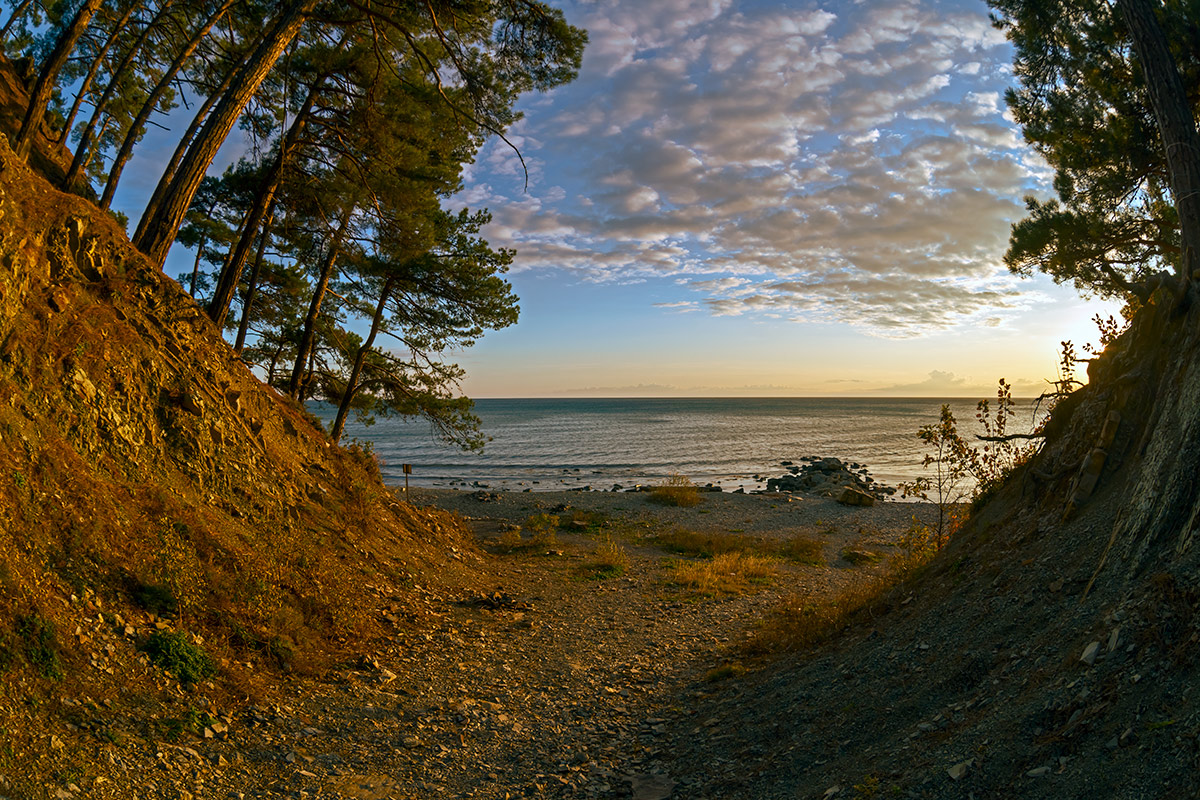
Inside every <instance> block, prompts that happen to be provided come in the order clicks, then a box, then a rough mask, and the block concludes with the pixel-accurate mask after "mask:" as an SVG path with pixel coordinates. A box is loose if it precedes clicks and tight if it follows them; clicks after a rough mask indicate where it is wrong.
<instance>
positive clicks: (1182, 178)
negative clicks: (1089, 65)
mask: <svg viewBox="0 0 1200 800" xmlns="http://www.w3.org/2000/svg"><path fill="white" fill-rule="evenodd" d="M1117 7H1118V8H1119V9H1120V10H1121V15H1122V17H1124V19H1125V24H1126V26H1128V28H1129V34H1130V37H1131V38H1132V40H1133V48H1134V51H1135V52H1136V53H1137V56H1138V61H1139V62H1140V64H1141V67H1142V75H1143V77H1144V79H1145V81H1146V89H1147V90H1148V91H1149V93H1150V101H1151V103H1152V104H1153V106H1154V116H1155V119H1156V120H1157V122H1158V130H1159V132H1160V134H1161V135H1162V141H1163V148H1164V149H1165V151H1166V155H1167V168H1168V170H1169V171H1170V176H1171V193H1172V194H1174V195H1175V208H1176V210H1177V211H1178V213H1179V227H1180V233H1181V241H1180V245H1181V251H1182V257H1181V258H1180V261H1179V270H1180V273H1181V275H1182V277H1183V280H1184V281H1185V282H1186V281H1192V280H1196V279H1197V278H1200V136H1197V134H1196V121H1195V119H1193V118H1192V107H1191V105H1190V104H1189V103H1188V98H1187V92H1186V91H1185V90H1184V87H1183V79H1182V78H1181V77H1180V74H1179V69H1178V67H1177V65H1176V63H1175V59H1174V57H1173V56H1172V55H1171V50H1170V48H1169V47H1168V46H1167V37H1166V35H1165V34H1164V33H1163V30H1162V26H1161V25H1160V24H1159V22H1158V17H1157V16H1156V15H1155V13H1154V7H1153V5H1151V3H1150V2H1149V0H1117Z"/></svg>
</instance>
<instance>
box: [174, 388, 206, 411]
mask: <svg viewBox="0 0 1200 800" xmlns="http://www.w3.org/2000/svg"><path fill="white" fill-rule="evenodd" d="M179 407H180V408H182V409H183V410H184V411H186V412H188V413H189V414H195V415H196V416H197V417H199V416H201V415H203V414H204V400H203V399H202V398H201V397H200V393H199V392H197V391H196V390H194V389H190V390H188V391H186V392H184V393H183V395H182V396H181V397H180V398H179Z"/></svg>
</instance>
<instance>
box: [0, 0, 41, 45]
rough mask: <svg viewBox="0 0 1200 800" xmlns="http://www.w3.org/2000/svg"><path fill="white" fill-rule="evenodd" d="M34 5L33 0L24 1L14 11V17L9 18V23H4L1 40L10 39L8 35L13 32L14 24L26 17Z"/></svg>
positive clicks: (0, 32) (0, 31)
mask: <svg viewBox="0 0 1200 800" xmlns="http://www.w3.org/2000/svg"><path fill="white" fill-rule="evenodd" d="M31 5H33V0H22V1H21V3H20V5H18V6H17V7H16V8H15V9H13V13H12V16H11V17H9V18H8V22H6V23H4V30H0V40H5V39H8V33H9V31H11V30H12V26H13V23H15V22H16V21H17V20H19V19H20V18H21V17H23V16H25V12H26V11H28V10H29V7H30V6H31Z"/></svg>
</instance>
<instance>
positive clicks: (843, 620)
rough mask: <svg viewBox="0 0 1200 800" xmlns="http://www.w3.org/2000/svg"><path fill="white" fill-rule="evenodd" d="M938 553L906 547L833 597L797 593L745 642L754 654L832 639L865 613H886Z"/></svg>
mask: <svg viewBox="0 0 1200 800" xmlns="http://www.w3.org/2000/svg"><path fill="white" fill-rule="evenodd" d="M932 556H933V551H902V552H901V553H898V554H897V555H895V556H893V557H892V558H890V559H889V560H888V564H887V570H886V571H884V572H882V573H879V574H876V575H864V576H863V577H861V578H859V579H858V580H856V581H854V582H853V583H851V584H850V585H848V586H846V587H844V588H843V589H841V590H840V591H838V592H837V593H836V594H834V595H832V596H829V597H806V596H794V597H791V598H789V599H787V600H785V601H784V602H783V603H782V604H780V606H779V607H778V608H777V609H776V610H775V612H774V613H773V614H772V615H771V616H769V617H768V618H767V620H766V621H765V622H764V623H763V625H762V627H761V628H759V630H758V631H757V632H756V633H755V634H754V636H753V637H752V638H751V639H750V641H749V642H748V643H747V644H746V649H747V651H748V652H750V653H755V654H766V653H784V652H792V651H796V650H802V649H806V648H810V647H813V646H814V645H817V644H820V643H821V642H824V641H827V640H829V639H831V638H833V637H834V636H835V635H837V634H838V633H839V632H840V631H842V630H843V629H845V628H846V627H847V626H848V625H850V624H851V623H852V622H853V621H855V620H856V619H858V618H859V617H861V616H866V615H869V614H874V613H881V612H883V611H884V610H886V609H887V608H888V607H889V606H890V605H891V603H892V602H893V600H894V599H895V598H896V596H897V595H898V594H899V592H898V591H897V589H898V588H899V587H900V586H901V585H902V584H904V583H905V582H906V581H907V580H908V579H909V578H910V577H912V576H913V575H914V574H915V573H916V572H917V571H918V570H920V569H921V567H923V566H924V565H925V564H927V563H928V562H929V559H930V558H931V557H932Z"/></svg>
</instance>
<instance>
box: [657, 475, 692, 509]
mask: <svg viewBox="0 0 1200 800" xmlns="http://www.w3.org/2000/svg"><path fill="white" fill-rule="evenodd" d="M650 501H651V502H653V503H658V504H659V505H664V506H678V507H680V508H691V507H692V506H695V505H699V504H700V490H699V489H697V488H696V484H694V483H692V482H691V480H689V479H688V478H687V477H686V476H684V475H671V476H670V477H668V478H667V479H666V480H665V481H663V483H662V485H661V486H655V487H654V488H653V489H651V490H650Z"/></svg>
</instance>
